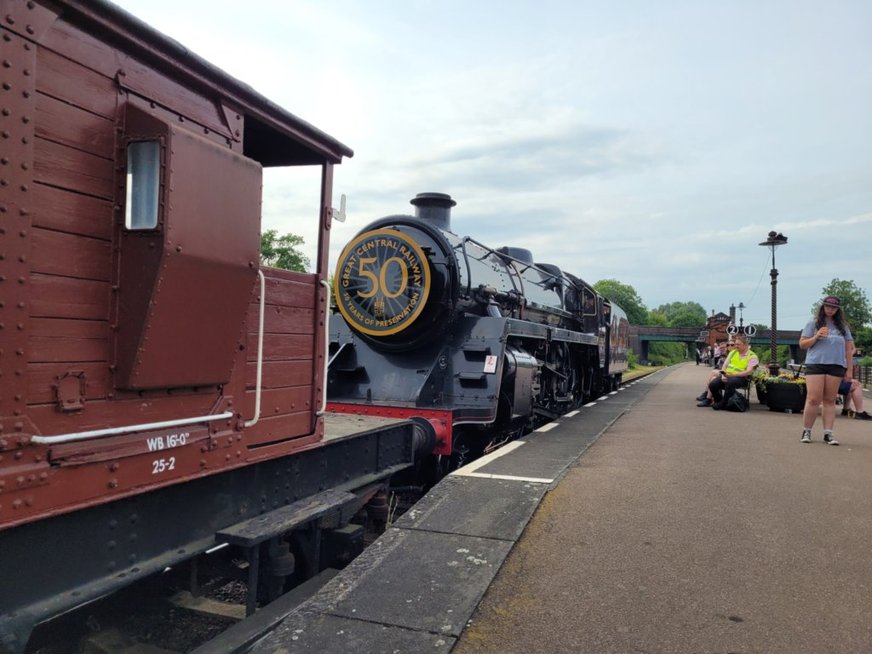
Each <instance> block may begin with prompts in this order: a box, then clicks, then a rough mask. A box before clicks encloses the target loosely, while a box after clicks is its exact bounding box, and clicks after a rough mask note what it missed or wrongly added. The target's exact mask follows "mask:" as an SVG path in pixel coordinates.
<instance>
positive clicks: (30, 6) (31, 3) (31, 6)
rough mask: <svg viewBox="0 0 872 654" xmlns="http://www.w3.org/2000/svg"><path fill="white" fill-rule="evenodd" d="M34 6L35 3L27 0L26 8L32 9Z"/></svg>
mask: <svg viewBox="0 0 872 654" xmlns="http://www.w3.org/2000/svg"><path fill="white" fill-rule="evenodd" d="M35 6H36V3H35V2H34V1H33V0H28V2H27V8H28V9H33V8H34V7H35Z"/></svg>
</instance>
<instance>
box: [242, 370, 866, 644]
mask: <svg viewBox="0 0 872 654" xmlns="http://www.w3.org/2000/svg"><path fill="white" fill-rule="evenodd" d="M708 372H709V369H708V368H704V367H701V366H700V367H697V366H694V365H693V364H690V365H685V366H680V367H677V368H673V369H669V370H666V371H662V372H659V373H657V374H655V375H653V376H651V377H648V378H646V379H644V380H641V381H639V382H637V383H635V384H633V385H629V386H628V387H626V388H624V389H622V390H621V391H619V392H616V393H615V394H612V395H610V396H607V397H606V398H603V399H602V400H601V401H598V402H596V403H595V404H593V405H591V406H587V407H584V408H583V409H581V410H580V411H579V412H578V413H577V414H575V415H569V416H565V417H564V418H562V419H561V420H559V421H557V422H555V423H552V424H551V425H546V427H545V428H543V429H542V430H540V431H539V432H537V433H534V434H531V435H529V436H527V437H525V438H524V439H523V440H521V441H518V442H515V443H512V444H510V445H509V446H507V447H505V448H502V449H501V450H499V451H497V452H496V453H494V455H493V456H489V457H487V458H484V459H480V460H478V461H476V462H473V463H472V464H471V465H469V466H467V467H466V468H464V469H462V470H460V471H458V472H457V473H455V474H453V475H451V476H449V477H448V478H446V479H445V480H444V481H443V482H441V483H440V484H439V485H438V486H436V487H435V488H434V489H433V490H432V491H431V493H430V494H429V495H428V496H427V497H426V498H424V500H422V501H421V502H420V503H419V504H418V505H417V506H416V507H415V508H414V509H413V510H411V511H409V512H408V513H407V514H406V515H404V516H403V517H402V518H401V519H400V520H399V521H398V522H397V523H396V524H395V525H394V526H393V527H392V528H391V529H389V530H388V532H386V534H385V535H384V536H383V537H382V538H380V539H379V540H378V541H377V542H376V543H375V544H374V545H373V546H371V547H370V548H369V549H367V550H366V551H365V552H364V553H363V554H362V555H361V556H360V557H358V558H357V559H356V560H355V561H354V562H353V563H352V564H351V565H350V566H349V567H348V568H346V569H345V570H344V571H342V572H341V573H339V574H338V575H337V576H336V577H335V578H334V579H333V580H332V581H331V582H330V583H328V584H327V585H326V586H325V587H324V588H323V589H322V591H321V592H320V593H319V594H317V595H316V596H314V597H313V598H311V599H310V600H309V601H307V602H306V603H305V604H303V605H302V606H301V607H299V608H298V609H297V610H296V611H294V612H293V613H292V614H291V615H289V616H288V617H287V618H286V619H285V620H284V622H282V623H281V624H280V626H279V627H278V629H276V630H275V631H273V632H272V633H270V634H268V635H267V636H266V637H264V638H263V639H262V640H261V641H260V642H259V643H257V644H256V646H255V647H254V648H253V649H252V650H251V651H256V652H285V651H286V652H373V653H380V652H422V651H432V652H437V653H438V652H449V651H451V652H455V653H458V652H460V653H471V652H523V653H524V654H531V653H537V652H597V653H599V652H866V651H872V626H870V624H872V622H870V620H868V616H869V615H872V562H870V561H872V559H870V557H869V556H868V551H869V548H870V546H872V490H870V488H872V486H870V483H869V476H870V473H872V424H870V423H867V422H863V421H856V420H847V419H838V418H837V422H836V435H837V436H838V437H839V439H840V441H841V442H842V445H841V446H840V447H831V446H826V445H824V444H823V443H822V442H821V440H820V423H819V421H818V426H817V429H816V433H815V437H816V439H815V442H814V443H812V444H810V445H803V444H801V443H800V442H799V435H800V421H801V416H800V415H798V414H794V415H788V414H782V413H773V412H770V411H768V410H767V409H766V407H763V406H761V405H759V404H757V403H756V399H754V400H753V402H752V409H751V411H749V412H748V413H744V414H734V413H725V412H715V411H712V410H710V409H699V408H697V407H696V406H695V402H694V401H693V397H694V396H695V395H697V394H698V393H699V391H700V389H701V388H702V387H703V385H704V383H705V380H706V378H707V376H708Z"/></svg>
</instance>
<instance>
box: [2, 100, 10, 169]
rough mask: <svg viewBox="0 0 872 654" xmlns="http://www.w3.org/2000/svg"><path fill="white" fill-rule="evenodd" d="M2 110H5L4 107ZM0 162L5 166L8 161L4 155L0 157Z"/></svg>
mask: <svg viewBox="0 0 872 654" xmlns="http://www.w3.org/2000/svg"><path fill="white" fill-rule="evenodd" d="M3 111H6V110H5V109H4V110H3ZM0 163H2V164H3V165H4V166H5V165H6V164H8V163H9V159H8V158H6V157H0Z"/></svg>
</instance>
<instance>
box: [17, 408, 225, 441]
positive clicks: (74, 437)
mask: <svg viewBox="0 0 872 654" xmlns="http://www.w3.org/2000/svg"><path fill="white" fill-rule="evenodd" d="M232 417H233V412H232V411H225V412H224V413H217V414H214V415H209V416H197V417H196V418H179V419H177V420H164V421H162V422H146V423H143V424H141V425H128V426H126V427H110V428H108V429H93V430H91V431H80V432H75V433H72V434H58V435H57V436H31V437H30V441H31V442H32V443H39V444H45V445H55V444H57V443H69V442H71V441H80V440H84V439H86V438H100V437H103V436H118V435H120V434H129V433H131V432H134V431H153V430H155V429H168V428H169V427H181V426H182V425H193V424H195V423H198V422H213V421H215V420H225V419H227V418H232Z"/></svg>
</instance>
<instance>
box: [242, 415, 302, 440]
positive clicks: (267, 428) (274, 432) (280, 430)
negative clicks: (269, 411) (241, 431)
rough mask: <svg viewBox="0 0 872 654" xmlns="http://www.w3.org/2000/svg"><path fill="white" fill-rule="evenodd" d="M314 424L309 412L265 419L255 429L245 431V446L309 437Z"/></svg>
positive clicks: (250, 428)
mask: <svg viewBox="0 0 872 654" xmlns="http://www.w3.org/2000/svg"><path fill="white" fill-rule="evenodd" d="M312 423H313V417H312V414H311V413H310V412H308V411H300V412H297V413H293V414H290V415H283V416H275V417H263V418H261V419H260V420H259V421H258V423H257V424H256V425H255V426H254V427H249V428H248V429H246V430H245V444H246V445H247V446H249V447H251V446H254V445H262V444H264V443H275V442H277V441H282V440H287V439H290V438H300V437H303V436H308V435H310V434H311V431H312Z"/></svg>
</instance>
